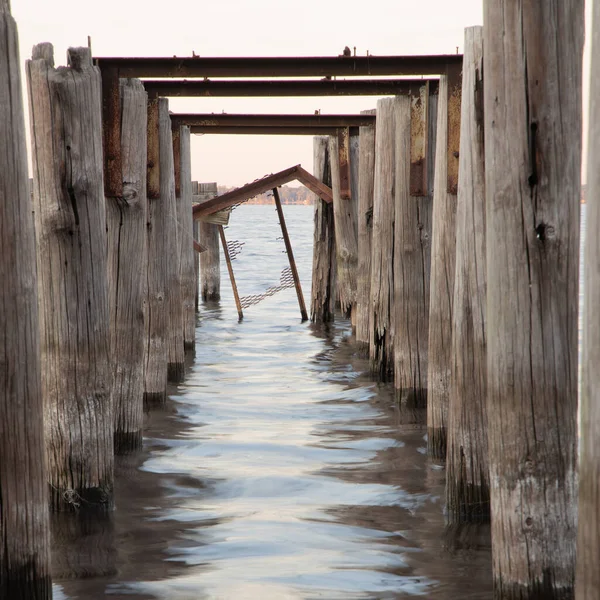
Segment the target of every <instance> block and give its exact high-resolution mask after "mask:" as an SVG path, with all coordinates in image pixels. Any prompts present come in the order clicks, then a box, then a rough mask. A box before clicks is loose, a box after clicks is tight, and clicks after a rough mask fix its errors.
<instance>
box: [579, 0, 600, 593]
mask: <svg viewBox="0 0 600 600" xmlns="http://www.w3.org/2000/svg"><path fill="white" fill-rule="evenodd" d="M592 22H593V30H592V67H591V88H590V124H589V136H588V139H589V149H588V156H587V164H588V170H587V194H586V195H587V199H586V231H587V233H586V236H585V254H584V256H585V258H584V270H585V271H584V282H583V286H584V309H583V351H582V356H581V399H580V411H581V418H580V419H581V420H580V431H581V441H580V455H579V515H578V522H579V527H578V532H577V572H576V575H577V577H576V581H575V592H576V594H575V597H576V598H577V600H593V599H594V598H596V597H597V596H598V590H600V569H598V565H599V564H600V445H599V444H598V440H599V439H600V381H599V379H600V370H599V369H598V365H600V311H598V307H599V306H600V237H598V235H597V232H598V231H600V3H598V2H595V3H594V8H593V16H592Z"/></svg>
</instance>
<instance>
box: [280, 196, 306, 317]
mask: <svg viewBox="0 0 600 600" xmlns="http://www.w3.org/2000/svg"><path fill="white" fill-rule="evenodd" d="M273 198H275V208H276V209H277V216H278V217H279V224H280V225H281V234H282V235H283V241H284V243H285V251H286V253H287V255H288V259H289V261H290V269H291V271H292V277H293V278H294V287H295V288H296V295H297V296H298V305H299V306H300V315H301V316H302V320H303V321H307V320H308V313H307V312H306V305H305V304H304V295H303V294H302V286H301V285H300V277H299V276H298V269H297V268H296V261H295V260H294V252H293V251H292V243H291V242H290V236H289V234H288V230H287V226H286V224H285V218H284V216H283V208H282V206H281V199H280V198H279V192H278V191H277V188H273Z"/></svg>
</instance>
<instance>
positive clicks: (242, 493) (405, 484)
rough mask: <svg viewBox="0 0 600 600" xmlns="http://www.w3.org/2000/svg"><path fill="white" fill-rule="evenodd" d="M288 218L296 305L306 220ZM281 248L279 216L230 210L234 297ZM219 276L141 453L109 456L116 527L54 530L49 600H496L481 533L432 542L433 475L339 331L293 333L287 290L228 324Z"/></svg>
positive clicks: (251, 285)
mask: <svg viewBox="0 0 600 600" xmlns="http://www.w3.org/2000/svg"><path fill="white" fill-rule="evenodd" d="M284 210H285V213H286V219H287V222H288V228H289V230H290V236H291V238H292V243H293V246H294V253H295V256H296V260H297V263H298V268H299V271H300V275H301V278H302V281H303V286H304V293H305V295H306V296H307V297H308V295H309V293H310V288H309V285H310V269H311V253H312V214H313V213H312V208H311V207H304V206H294V207H284ZM279 235H280V233H279V230H278V227H277V218H276V214H275V210H274V207H265V206H249V207H242V208H239V209H237V210H236V211H235V212H234V213H233V215H232V225H231V226H230V227H229V228H228V231H227V237H228V239H231V240H234V239H238V240H240V241H244V242H246V243H245V245H244V247H243V250H242V253H241V254H240V255H239V256H238V258H237V259H236V260H235V261H234V263H233V265H234V269H235V271H236V277H237V278H238V286H239V288H240V294H241V295H250V294H256V293H261V292H263V291H264V290H265V289H266V288H268V287H269V286H271V285H274V284H276V283H277V282H278V280H279V274H280V272H281V270H282V269H283V268H284V267H285V266H286V260H287V258H286V255H285V253H282V250H283V242H281V240H278V239H277V237H278V236H279ZM227 281H228V279H227V274H226V272H225V271H224V273H223V274H222V283H223V290H222V291H223V297H224V299H223V301H222V302H221V304H220V305H212V306H203V307H202V312H201V316H200V318H199V322H198V328H197V332H196V336H197V337H196V342H197V343H196V355H195V358H194V360H193V361H190V364H189V367H188V373H187V377H186V380H185V383H184V384H183V385H181V386H179V387H178V388H177V389H174V390H172V394H171V400H170V401H169V403H168V405H167V407H166V409H165V410H164V411H160V412H153V413H151V414H149V415H148V416H147V423H146V437H145V440H144V451H143V453H141V454H140V455H138V456H136V457H126V458H120V459H119V462H118V465H117V484H116V510H115V512H114V514H113V515H112V519H110V520H109V521H108V522H104V523H100V524H96V525H94V526H93V527H90V526H89V525H87V526H86V525H85V524H83V525H80V529H79V530H75V529H74V528H75V527H78V526H77V525H70V526H69V527H65V526H64V524H60V523H57V524H56V526H55V540H56V543H55V545H56V549H57V553H56V560H55V598H68V599H71V600H76V599H80V600H84V599H88V598H103V597H105V596H106V597H108V598H113V599H121V598H122V599H127V600H150V599H163V598H164V599H173V600H192V599H194V600H195V599H199V598H236V599H237V598H241V599H266V598H269V599H270V598H273V599H288V598H289V599H312V598H326V599H338V598H339V599H344V600H345V599H354V598H361V599H362V598H408V597H411V596H421V597H425V598H432V599H446V598H447V599H454V598H461V599H477V600H485V599H487V598H491V596H492V594H491V561H490V544H489V529H487V528H486V527H477V528H471V529H468V528H464V529H462V530H457V531H447V530H445V528H444V518H443V501H442V499H443V485H444V472H443V470H442V469H440V468H439V467H437V466H436V465H431V464H429V463H428V460H427V457H426V441H425V438H424V435H425V434H424V430H423V428H422V427H421V426H419V425H410V424H406V423H407V422H413V423H414V418H411V419H405V418H404V416H403V415H402V414H400V413H399V412H398V410H397V408H396V406H395V402H394V392H393V389H392V388H391V387H390V386H387V385H377V384H375V383H374V382H372V381H371V380H369V379H368V378H367V377H366V376H364V375H363V373H364V372H365V371H366V369H367V363H366V362H365V361H363V360H362V359H361V358H359V357H358V356H357V355H356V353H355V350H354V348H353V346H352V343H351V341H350V340H349V338H348V335H349V330H348V325H347V323H343V322H342V323H338V324H336V325H335V326H334V327H332V328H331V329H330V330H329V331H323V330H319V329H318V328H315V327H314V326H312V325H310V324H307V323H301V322H300V313H299V309H298V305H297V301H296V298H295V292H294V290H293V289H289V290H285V291H283V292H281V293H279V294H277V295H275V296H273V297H271V298H269V299H266V300H265V301H264V302H262V303H261V304H259V305H256V306H253V307H251V308H249V309H247V310H246V311H245V318H244V320H243V322H241V323H238V321H237V314H236V310H235V306H234V305H233V302H232V300H231V299H230V296H231V294H230V290H229V289H228V287H227V286H226V283H227ZM86 527H87V528H86ZM78 560H79V561H80V562H79V563H78ZM74 577H76V578H74Z"/></svg>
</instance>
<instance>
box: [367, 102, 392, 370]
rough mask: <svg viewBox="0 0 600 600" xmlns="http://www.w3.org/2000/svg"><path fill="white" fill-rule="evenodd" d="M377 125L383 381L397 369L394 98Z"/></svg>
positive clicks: (377, 329)
mask: <svg viewBox="0 0 600 600" xmlns="http://www.w3.org/2000/svg"><path fill="white" fill-rule="evenodd" d="M376 128H377V135H376V136H375V181H374V188H373V189H374V191H373V234H372V236H373V237H372V247H371V292H370V298H371V299H370V307H371V325H370V331H369V359H370V362H371V370H372V371H373V373H375V374H376V375H377V376H378V377H379V378H380V379H381V380H383V381H387V380H389V379H391V377H392V376H393V371H394V346H393V329H392V325H393V319H392V310H393V294H394V261H393V256H394V215H395V199H394V185H395V168H396V163H395V160H396V159H395V138H396V118H395V100H394V98H383V99H381V100H378V101H377V119H376Z"/></svg>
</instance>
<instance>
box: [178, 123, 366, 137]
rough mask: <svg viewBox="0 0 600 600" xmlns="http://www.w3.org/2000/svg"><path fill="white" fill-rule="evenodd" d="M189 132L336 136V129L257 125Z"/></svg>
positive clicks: (200, 128) (195, 127) (203, 127)
mask: <svg viewBox="0 0 600 600" xmlns="http://www.w3.org/2000/svg"><path fill="white" fill-rule="evenodd" d="M190 132H191V133H193V134H195V135H206V134H214V135H217V134H219V135H337V132H338V128H337V127H278V126H273V125H257V126H252V127H244V126H240V125H216V126H212V125H208V126H206V125H192V126H191V127H190ZM357 132H358V128H357V127H350V133H351V135H356V134H357Z"/></svg>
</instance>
